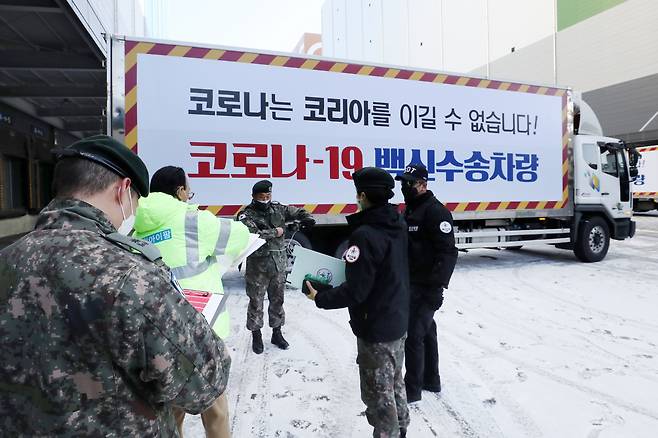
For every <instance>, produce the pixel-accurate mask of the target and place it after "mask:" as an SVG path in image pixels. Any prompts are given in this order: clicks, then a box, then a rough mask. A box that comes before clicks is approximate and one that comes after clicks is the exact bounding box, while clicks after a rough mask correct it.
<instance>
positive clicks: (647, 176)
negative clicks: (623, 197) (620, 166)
mask: <svg viewBox="0 0 658 438" xmlns="http://www.w3.org/2000/svg"><path fill="white" fill-rule="evenodd" d="M638 151H639V152H640V154H642V158H640V160H639V161H638V163H637V173H638V174H637V178H635V181H633V193H638V194H640V193H644V194H647V193H652V194H653V195H651V196H652V197H655V194H656V193H658V146H650V147H645V148H638ZM638 197H641V196H638Z"/></svg>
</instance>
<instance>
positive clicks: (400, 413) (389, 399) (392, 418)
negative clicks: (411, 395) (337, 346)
mask: <svg viewBox="0 0 658 438" xmlns="http://www.w3.org/2000/svg"><path fill="white" fill-rule="evenodd" d="M405 338H406V336H403V337H402V338H400V339H398V340H395V341H393V342H376V343H372V342H366V341H364V340H362V339H357V352H358V355H357V358H356V363H358V364H359V376H360V378H361V400H363V403H365V404H366V418H367V419H368V423H370V425H371V426H372V427H374V429H375V430H374V431H373V434H372V436H373V437H378V438H391V437H399V436H400V429H406V428H407V426H408V425H409V409H408V408H407V395H406V393H405V389H404V380H403V379H402V364H403V363H404V340H405Z"/></svg>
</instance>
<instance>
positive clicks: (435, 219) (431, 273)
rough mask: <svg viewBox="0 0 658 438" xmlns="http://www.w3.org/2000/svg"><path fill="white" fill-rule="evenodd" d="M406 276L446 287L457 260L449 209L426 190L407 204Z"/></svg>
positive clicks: (420, 282)
mask: <svg viewBox="0 0 658 438" xmlns="http://www.w3.org/2000/svg"><path fill="white" fill-rule="evenodd" d="M404 218H405V220H406V221H407V227H408V230H409V277H410V280H411V283H412V284H414V285H415V284H418V285H423V286H427V287H428V289H429V291H428V292H430V291H433V290H435V289H438V288H447V287H448V284H449V283H450V277H452V272H453V270H454V269H455V264H456V263H457V248H456V247H455V233H454V230H453V224H452V214H450V211H449V210H448V209H447V208H446V207H445V206H444V205H443V204H442V203H441V202H439V200H438V199H436V198H435V197H434V194H433V193H432V192H431V191H429V190H428V191H427V192H425V193H423V194H422V195H420V196H418V197H416V198H415V199H413V200H412V201H411V202H409V203H408V204H407V208H406V210H405V212H404Z"/></svg>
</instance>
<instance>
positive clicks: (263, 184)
mask: <svg viewBox="0 0 658 438" xmlns="http://www.w3.org/2000/svg"><path fill="white" fill-rule="evenodd" d="M258 193H272V183H271V182H269V181H268V180H266V179H264V180H262V181H258V182H257V183H256V184H254V186H253V187H252V189H251V194H252V195H257V194H258Z"/></svg>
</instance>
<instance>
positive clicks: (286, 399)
mask: <svg viewBox="0 0 658 438" xmlns="http://www.w3.org/2000/svg"><path fill="white" fill-rule="evenodd" d="M636 220H637V221H638V232H637V235H636V237H635V238H633V239H631V240H626V241H623V242H617V241H613V242H612V244H611V248H610V252H609V254H608V256H607V258H606V259H605V260H604V261H603V262H600V263H594V264H583V263H580V262H578V261H576V260H575V257H574V256H573V253H572V252H570V251H564V250H558V249H555V248H552V247H548V246H546V247H535V248H533V249H525V248H524V249H522V250H521V251H509V250H507V251H497V250H474V251H470V252H469V253H467V254H465V253H460V257H459V262H458V264H457V269H456V272H455V274H454V276H453V281H452V283H451V286H450V289H449V290H448V291H446V300H445V304H444V306H443V307H442V308H441V310H440V312H438V314H437V316H436V320H437V323H438V326H439V342H440V349H439V352H440V357H441V378H442V383H443V392H442V393H441V394H440V395H437V394H432V393H429V392H423V400H422V401H420V402H419V403H414V404H412V405H410V411H411V421H412V423H411V425H410V428H409V436H410V437H412V438H415V437H419V438H424V437H429V438H431V437H468V438H471V437H483V438H484V437H486V438H490V437H494V438H495V437H523V438H525V437H561V438H562V437H586V438H597V437H598V438H607V437H615V438H617V437H647V438H648V437H655V436H656V430H658V347H657V345H658V318H656V314H657V309H658V294H657V293H656V286H655V285H656V283H657V282H658V216H638V217H636ZM225 288H226V290H227V291H229V292H230V293H232V294H234V295H232V296H231V297H230V298H229V300H228V307H229V310H230V312H231V319H232V334H231V336H230V337H229V339H228V340H227V344H228V345H229V347H230V349H231V351H232V356H233V366H232V368H231V378H230V382H229V389H228V396H229V404H230V411H231V428H232V432H233V436H234V437H236V438H242V437H300V438H301V437H341V438H342V437H366V436H370V434H371V428H370V426H369V425H368V423H367V421H366V418H365V416H364V414H363V410H364V406H363V404H362V403H361V400H360V397H359V379H358V370H357V366H356V364H355V358H356V340H355V338H354V336H353V335H352V333H351V331H350V329H349V325H348V315H347V311H346V310H338V311H324V310H320V309H317V308H316V307H315V305H314V304H313V303H311V302H310V301H309V300H307V299H306V298H305V297H304V296H303V295H302V294H301V292H299V291H293V290H289V291H287V295H286V313H287V321H286V325H285V327H284V334H285V336H286V338H287V339H288V341H289V342H290V344H291V348H290V349H289V350H287V351H282V350H279V349H278V348H276V347H274V346H273V345H272V344H271V343H269V337H270V336H271V331H270V329H269V328H266V329H265V330H264V332H263V338H264V340H265V341H266V342H265V353H264V354H262V355H255V354H253V353H252V352H251V337H250V333H249V332H248V331H247V330H246V329H245V327H244V318H245V314H246V306H247V301H248V299H247V297H246V296H245V295H244V280H243V278H242V276H241V274H239V273H238V272H231V273H229V274H227V276H226V277H225ZM185 431H186V437H203V436H204V433H203V426H202V425H201V421H200V418H199V417H198V416H188V419H187V421H186V424H185Z"/></svg>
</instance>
